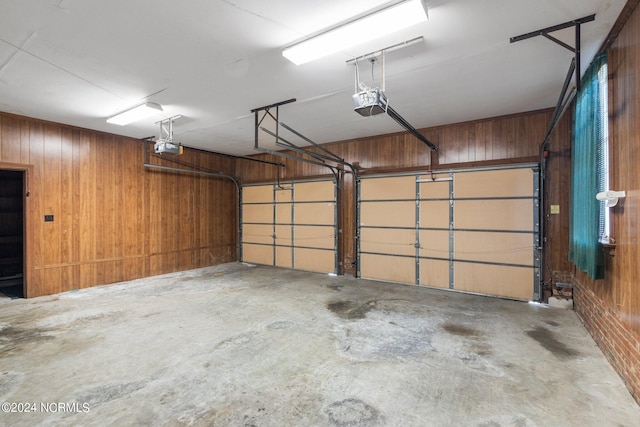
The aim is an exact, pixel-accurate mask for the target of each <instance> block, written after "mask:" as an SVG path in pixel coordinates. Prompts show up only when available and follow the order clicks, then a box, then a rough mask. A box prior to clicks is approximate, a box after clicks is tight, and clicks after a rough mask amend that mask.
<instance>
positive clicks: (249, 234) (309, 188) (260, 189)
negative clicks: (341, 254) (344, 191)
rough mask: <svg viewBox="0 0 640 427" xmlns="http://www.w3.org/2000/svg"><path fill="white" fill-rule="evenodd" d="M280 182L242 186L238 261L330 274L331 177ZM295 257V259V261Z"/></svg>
mask: <svg viewBox="0 0 640 427" xmlns="http://www.w3.org/2000/svg"><path fill="white" fill-rule="evenodd" d="M282 186H283V188H277V187H275V186H274V185H273V184H269V185H259V186H247V187H243V203H242V240H243V241H242V259H243V261H246V262H253V263H256V264H265V265H274V266H277V267H285V268H297V269H303V270H309V271H321V272H327V273H334V272H335V265H336V264H335V227H336V225H335V185H334V182H333V181H316V182H293V183H282ZM294 212H295V218H294V217H293V215H294ZM300 224H311V225H312V226H305V225H300ZM274 232H275V235H274ZM274 243H275V246H274ZM295 246H306V247H310V248H312V249H304V248H295ZM314 248H318V249H314ZM274 251H275V256H274ZM296 257H297V258H298V260H297V261H298V262H295V261H294V259H295V258H296Z"/></svg>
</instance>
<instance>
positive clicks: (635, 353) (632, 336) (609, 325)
mask: <svg viewBox="0 0 640 427" xmlns="http://www.w3.org/2000/svg"><path fill="white" fill-rule="evenodd" d="M573 298H574V302H575V310H576V313H577V314H578V316H579V317H580V319H581V320H582V322H583V323H584V325H585V326H586V328H587V329H588V330H589V333H591V335H592V336H593V339H594V340H595V341H596V343H597V344H598V347H600V349H601V350H602V352H603V353H604V355H605V356H606V358H607V359H608V360H609V363H611V365H612V366H613V368H614V369H615V370H616V371H617V372H618V374H619V375H620V377H622V380H623V381H624V383H625V384H626V386H627V388H628V389H629V391H630V392H631V395H632V396H633V397H634V399H636V402H638V403H639V404H640V336H638V334H637V333H635V332H634V331H633V330H631V328H630V327H629V326H628V323H626V322H623V321H621V320H620V318H619V317H618V316H617V314H616V312H615V311H614V310H613V309H612V308H611V307H607V306H605V304H603V301H602V299H601V298H598V297H597V296H596V295H595V294H594V293H593V292H592V291H591V289H589V287H586V286H581V285H580V283H578V282H577V281H574V283H573Z"/></svg>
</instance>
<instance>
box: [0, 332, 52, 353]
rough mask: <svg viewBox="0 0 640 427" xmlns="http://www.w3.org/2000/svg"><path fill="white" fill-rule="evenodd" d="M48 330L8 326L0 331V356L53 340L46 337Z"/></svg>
mask: <svg viewBox="0 0 640 427" xmlns="http://www.w3.org/2000/svg"><path fill="white" fill-rule="evenodd" d="M48 332H50V330H49V329H42V328H19V327H13V326H8V327H6V328H2V329H0V355H2V356H4V355H7V354H9V353H11V352H13V351H16V350H20V349H23V348H24V347H25V346H27V345H30V344H37V343H41V342H45V341H50V340H52V339H54V337H53V336H51V335H48V334H47V333H48Z"/></svg>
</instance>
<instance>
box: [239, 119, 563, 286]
mask: <svg viewBox="0 0 640 427" xmlns="http://www.w3.org/2000/svg"><path fill="white" fill-rule="evenodd" d="M552 114H553V111H552V110H540V111H533V112H529V113H519V114H513V115H509V116H503V117H496V118H490V119H484V120H476V121H471V122H466V123H457V124H452V125H446V126H438V127H433V128H426V129H422V130H421V132H422V134H423V135H425V136H426V137H427V138H428V139H429V140H430V141H432V142H433V143H434V144H435V145H436V146H437V147H438V151H436V152H434V153H431V152H430V150H429V149H428V147H427V146H426V145H425V144H423V143H422V142H420V141H418V140H417V139H416V138H414V137H413V136H411V135H409V134H407V133H396V134H390V135H383V136H376V137H370V138H362V139H356V140H349V141H341V142H335V143H330V144H326V145H325V147H326V148H328V149H329V150H331V151H332V152H334V153H335V154H337V155H338V156H340V157H342V158H344V159H345V160H346V161H347V162H349V163H357V164H358V165H359V173H360V174H367V173H369V174H371V173H387V172H399V171H411V170H430V169H433V170H437V169H447V168H453V167H464V166H480V165H489V164H504V163H513V162H525V161H526V162H531V161H534V162H537V161H538V157H539V153H540V144H541V143H542V141H543V140H544V137H545V134H546V131H547V129H548V127H549V123H550V121H551V117H552ZM568 123H569V124H570V121H569V122H568ZM569 130H570V128H569V127H568V125H567V124H566V123H565V124H564V125H562V126H559V127H558V129H557V130H556V132H555V133H554V135H553V138H552V143H553V146H554V148H553V151H554V153H552V155H555V154H556V153H557V154H558V155H559V156H567V155H568V153H567V151H566V150H567V149H566V144H567V143H569V147H570V134H569V133H568V132H569ZM256 157H258V158H262V159H265V160H270V161H275V162H281V163H284V164H286V168H284V169H283V170H281V171H280V178H281V179H296V178H306V177H313V176H319V175H326V174H328V173H329V172H328V170H327V169H326V168H323V167H321V166H316V165H312V164H308V163H302V162H299V161H294V160H289V159H284V158H280V157H275V156H272V155H257V156H256ZM562 167H564V166H563V163H562V162H559V161H555V162H552V163H550V171H551V174H552V177H553V179H554V181H556V182H558V183H560V182H561V180H562V179H564V178H560V176H559V175H561V169H562ZM347 171H348V169H347ZM236 174H237V175H239V176H242V178H243V182H271V181H275V180H276V179H277V176H278V175H277V168H276V167H274V166H271V165H265V164H260V163H253V162H247V161H238V162H237V169H236ZM556 175H558V177H556ZM343 184H344V185H343V188H342V189H341V191H340V202H341V206H342V207H341V208H340V213H341V215H340V226H341V228H342V236H343V238H342V239H341V253H340V254H339V256H340V260H341V262H342V266H343V271H344V272H347V273H350V274H354V273H355V271H354V269H353V267H354V261H355V218H354V214H355V207H354V206H355V202H354V185H353V179H352V176H351V174H348V173H347V174H345V180H344V183H343ZM556 199H558V200H560V198H559V197H558V198H556V197H554V200H556ZM558 203H568V201H567V200H566V199H564V200H563V201H558V202H557V203H556V204H558ZM565 207H566V209H563V210H562V211H561V213H562V215H561V218H560V217H558V218H554V219H555V220H556V221H555V222H554V223H553V224H552V229H551V231H552V232H554V233H555V232H565V233H566V232H567V230H568V228H567V227H568V205H566V206H565ZM556 224H557V225H556ZM563 227H564V228H563ZM565 241H566V235H565V238H564V239H562V238H561V237H559V238H558V239H556V240H553V242H552V243H550V244H549V245H548V248H547V252H548V253H549V252H550V253H551V254H549V255H547V258H548V262H549V264H548V265H547V268H546V269H545V271H546V273H545V274H546V275H547V276H550V275H551V272H552V271H554V270H558V269H566V270H570V267H569V266H568V265H567V264H566V263H565V262H564V260H565V259H566V242H565Z"/></svg>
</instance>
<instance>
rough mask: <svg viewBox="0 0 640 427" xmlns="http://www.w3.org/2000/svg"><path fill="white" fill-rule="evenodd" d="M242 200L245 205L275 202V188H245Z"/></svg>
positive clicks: (265, 186)
mask: <svg viewBox="0 0 640 427" xmlns="http://www.w3.org/2000/svg"><path fill="white" fill-rule="evenodd" d="M242 200H243V202H244V203H271V202H273V186H272V185H258V186H251V187H243V188H242Z"/></svg>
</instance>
